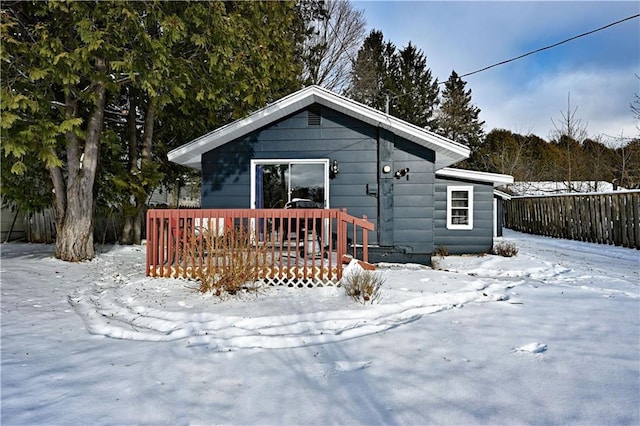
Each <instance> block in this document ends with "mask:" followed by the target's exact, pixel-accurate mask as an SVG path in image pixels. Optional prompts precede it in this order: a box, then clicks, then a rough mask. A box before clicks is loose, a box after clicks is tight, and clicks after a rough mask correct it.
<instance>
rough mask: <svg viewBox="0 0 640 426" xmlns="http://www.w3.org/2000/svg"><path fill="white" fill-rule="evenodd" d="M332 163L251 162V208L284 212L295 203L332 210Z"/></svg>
mask: <svg viewBox="0 0 640 426" xmlns="http://www.w3.org/2000/svg"><path fill="white" fill-rule="evenodd" d="M328 171H329V160H251V186H252V187H251V207H252V208H258V209H261V208H266V209H281V208H284V207H285V205H286V204H287V203H289V202H291V201H295V200H296V199H305V200H311V201H313V202H314V203H315V205H316V206H317V207H319V208H328V207H329V173H328Z"/></svg>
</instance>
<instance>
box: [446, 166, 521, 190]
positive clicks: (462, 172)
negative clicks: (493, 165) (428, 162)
mask: <svg viewBox="0 0 640 426" xmlns="http://www.w3.org/2000/svg"><path fill="white" fill-rule="evenodd" d="M436 176H437V177H444V178H447V177H449V178H455V179H466V180H471V181H475V182H486V183H492V184H493V186H501V185H507V184H509V183H513V176H511V175H503V174H500V173H488V172H479V171H476V170H467V169H455V168H453V167H445V168H443V169H441V170H438V171H437V172H436Z"/></svg>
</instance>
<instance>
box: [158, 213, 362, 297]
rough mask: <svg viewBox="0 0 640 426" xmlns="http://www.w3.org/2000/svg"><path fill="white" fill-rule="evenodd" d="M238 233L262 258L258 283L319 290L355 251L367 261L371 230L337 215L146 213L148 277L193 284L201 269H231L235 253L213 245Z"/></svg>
mask: <svg viewBox="0 0 640 426" xmlns="http://www.w3.org/2000/svg"><path fill="white" fill-rule="evenodd" d="M238 230H242V231H243V232H245V235H250V239H249V241H250V243H249V246H250V247H251V248H250V250H255V251H256V252H258V251H259V252H260V253H261V255H262V259H263V260H264V264H263V265H261V275H263V276H262V277H261V279H263V280H265V281H268V282H270V283H278V284H281V283H292V282H296V281H298V282H300V280H304V281H302V282H308V283H309V284H312V283H316V284H317V283H329V282H337V281H338V280H339V279H340V278H341V277H342V267H343V263H342V259H343V256H344V255H345V254H351V255H352V256H353V257H356V248H357V247H358V246H361V247H362V256H363V259H361V260H363V261H365V262H366V261H368V251H367V248H368V232H369V231H373V230H374V225H373V224H372V223H371V222H368V221H367V218H366V216H364V217H363V218H357V217H353V216H350V215H349V214H347V212H346V210H345V211H341V210H336V209H178V210H167V209H158V210H149V211H148V212H147V266H146V274H147V275H148V276H155V277H184V278H193V277H195V276H196V274H195V273H194V271H197V269H198V268H203V267H205V265H206V267H209V268H211V267H213V268H216V269H218V270H222V269H224V268H225V267H229V266H230V264H229V262H230V260H229V259H232V258H233V256H230V254H231V252H232V251H233V248H232V247H229V245H228V244H229V243H226V244H227V245H226V246H224V247H225V249H224V250H227V251H228V253H224V252H221V251H220V250H218V249H214V248H213V246H214V245H215V244H216V243H215V241H214V240H215V239H221V238H222V237H224V236H225V235H230V233H232V232H237V231H238ZM212 242H213V243H212ZM219 247H221V246H218V248H219ZM207 257H208V258H207ZM214 257H215V259H213V258H214Z"/></svg>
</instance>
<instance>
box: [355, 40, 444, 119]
mask: <svg viewBox="0 0 640 426" xmlns="http://www.w3.org/2000/svg"><path fill="white" fill-rule="evenodd" d="M438 93H439V89H438V81H437V79H436V80H434V79H433V77H432V75H431V70H430V69H429V68H427V66H426V57H425V55H424V53H423V52H422V51H421V50H419V49H417V48H416V47H415V46H414V45H413V44H412V43H411V42H409V44H408V45H407V46H406V47H404V48H402V49H401V50H399V51H398V50H397V49H396V47H395V46H394V45H393V43H391V42H386V43H385V42H384V37H383V35H382V32H380V31H376V30H374V31H372V32H371V33H370V34H369V36H368V37H367V38H366V39H365V41H364V43H363V45H362V48H361V49H360V50H359V51H358V57H357V59H356V63H355V64H354V66H353V69H352V73H351V84H350V86H349V89H348V91H347V95H348V96H350V97H351V98H353V99H354V100H356V101H359V102H362V103H364V104H366V105H369V106H370V107H373V108H376V109H378V110H380V111H384V112H388V113H389V114H391V115H393V116H394V117H398V118H400V119H403V120H405V121H407V122H409V123H412V124H415V125H417V126H420V127H422V128H427V129H429V130H433V129H435V128H436V119H435V116H434V113H435V108H436V106H437V105H438Z"/></svg>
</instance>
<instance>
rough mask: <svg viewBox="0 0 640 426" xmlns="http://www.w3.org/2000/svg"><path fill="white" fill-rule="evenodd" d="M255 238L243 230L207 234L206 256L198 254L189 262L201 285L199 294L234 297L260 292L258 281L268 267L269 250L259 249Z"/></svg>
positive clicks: (205, 237) (262, 246) (236, 229)
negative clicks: (241, 292) (194, 266)
mask: <svg viewBox="0 0 640 426" xmlns="http://www.w3.org/2000/svg"><path fill="white" fill-rule="evenodd" d="M255 241H257V239H256V236H255V235H254V234H253V233H251V232H249V231H248V230H246V229H244V228H233V229H227V230H225V231H224V233H223V234H221V235H220V234H219V233H217V232H208V233H205V234H204V236H203V245H204V250H203V252H204V256H202V254H199V253H197V252H195V253H193V256H198V257H197V258H195V259H190V260H189V261H190V262H193V264H195V265H197V264H199V263H200V262H202V266H201V267H197V268H195V270H194V272H195V276H196V279H197V280H198V281H200V288H199V290H200V292H202V293H208V292H213V293H214V294H215V295H217V296H220V295H222V294H230V295H234V294H236V293H238V292H240V291H252V290H256V289H257V288H258V285H257V281H258V280H259V279H260V278H261V274H262V272H263V271H264V269H265V265H266V264H267V249H266V246H264V245H256V244H254V242H255Z"/></svg>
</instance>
